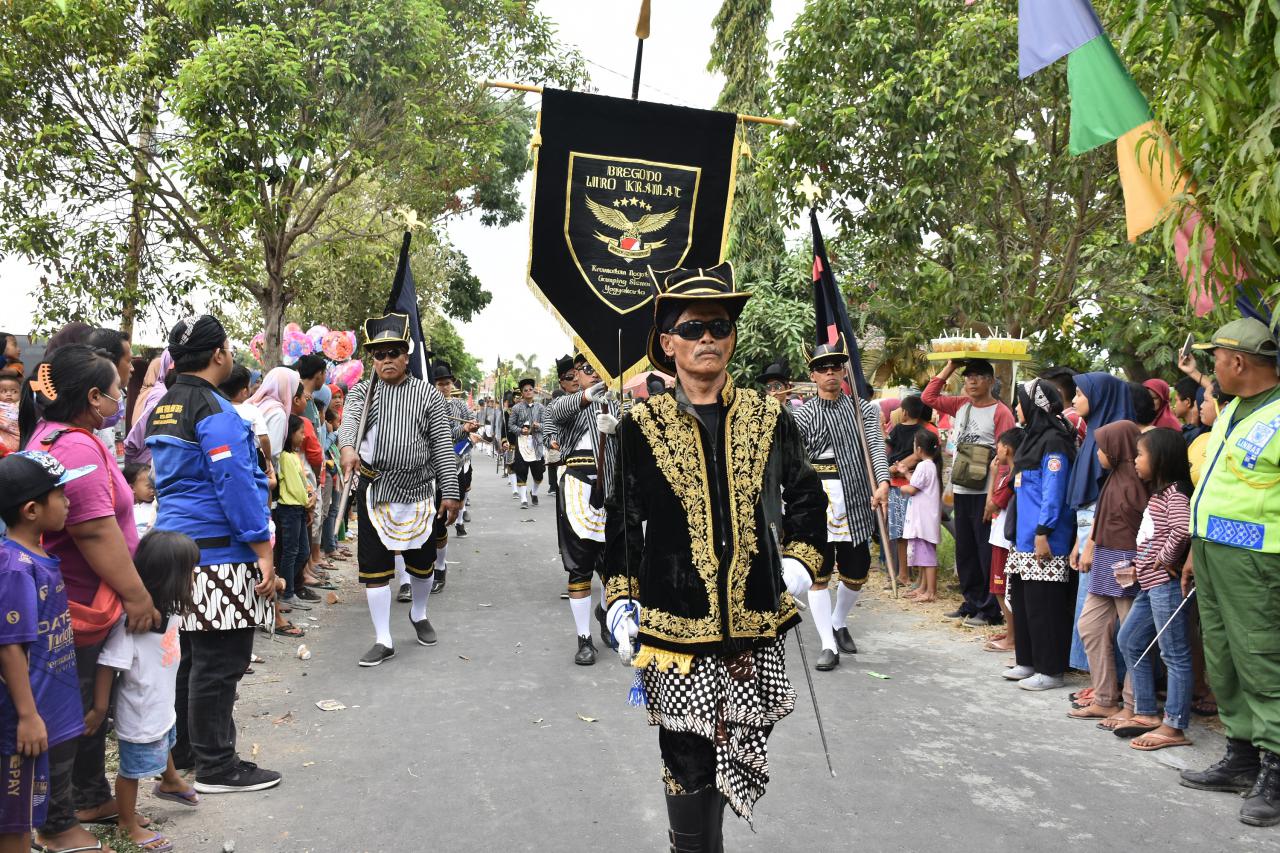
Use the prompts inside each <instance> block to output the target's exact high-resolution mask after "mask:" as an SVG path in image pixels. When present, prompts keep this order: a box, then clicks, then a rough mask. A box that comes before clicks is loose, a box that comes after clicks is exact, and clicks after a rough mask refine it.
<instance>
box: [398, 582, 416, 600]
mask: <svg viewBox="0 0 1280 853" xmlns="http://www.w3.org/2000/svg"><path fill="white" fill-rule="evenodd" d="M396 601H399V602H401V603H403V602H406V601H413V587H411V586H409V585H408V584H407V583H402V584H400V591H399V592H398V593H396Z"/></svg>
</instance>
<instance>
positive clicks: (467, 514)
mask: <svg viewBox="0 0 1280 853" xmlns="http://www.w3.org/2000/svg"><path fill="white" fill-rule="evenodd" d="M462 520H463V521H465V522H466V523H467V524H470V523H471V510H470V509H464V510H463V511H462ZM462 535H463V536H465V535H466V534H465V533H464V534H462Z"/></svg>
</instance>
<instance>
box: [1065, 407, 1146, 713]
mask: <svg viewBox="0 0 1280 853" xmlns="http://www.w3.org/2000/svg"><path fill="white" fill-rule="evenodd" d="M1141 435H1142V428H1141V427H1139V426H1138V425H1137V424H1136V423H1134V422H1133V421H1116V422H1115V423H1113V424H1107V425H1106V426H1104V427H1102V428H1101V429H1100V430H1098V432H1097V435H1096V436H1095V439H1094V440H1095V443H1096V444H1097V447H1098V450H1097V452H1098V461H1099V463H1101V464H1102V467H1103V468H1105V469H1106V470H1108V471H1109V472H1110V473H1109V474H1108V475H1107V479H1106V480H1105V481H1104V482H1103V484H1102V491H1101V492H1100V493H1099V495H1098V505H1097V512H1096V513H1095V515H1094V522H1093V530H1092V532H1091V533H1090V535H1089V538H1088V539H1087V540H1086V541H1085V544H1084V548H1083V549H1082V550H1081V551H1079V552H1073V553H1072V555H1071V567H1072V568H1074V569H1077V570H1079V572H1080V573H1081V574H1088V576H1089V582H1088V584H1087V587H1088V592H1087V593H1086V595H1085V602H1084V608H1083V609H1082V610H1081V611H1080V618H1079V619H1078V620H1077V622H1076V630H1077V632H1078V633H1079V635H1080V641H1081V643H1082V644H1083V645H1084V651H1085V655H1086V656H1087V657H1088V659H1089V673H1090V674H1091V675H1092V676H1093V699H1092V701H1091V702H1089V703H1079V704H1081V705H1083V706H1084V707H1081V708H1076V709H1075V710H1073V711H1069V712H1068V713H1069V714H1070V715H1071V716H1072V717H1075V718H1076V719H1080V720H1088V719H1094V718H1103V719H1105V718H1108V717H1112V716H1113V715H1115V714H1117V713H1118V712H1119V711H1120V710H1121V708H1120V703H1119V701H1117V700H1118V699H1119V698H1120V697H1119V696H1117V694H1116V687H1117V685H1118V684H1119V679H1120V676H1119V674H1118V672H1117V667H1116V633H1117V632H1118V631H1119V630H1120V624H1121V623H1123V622H1124V620H1125V617H1127V616H1128V615H1129V608H1130V607H1132V606H1133V597H1134V596H1135V595H1137V592H1138V590H1137V587H1131V588H1129V589H1125V588H1123V587H1121V586H1120V584H1119V582H1118V581H1116V576H1115V571H1114V569H1115V567H1116V566H1118V565H1120V566H1123V565H1128V564H1130V563H1132V562H1133V560H1134V558H1135V557H1136V556H1137V555H1138V528H1139V527H1140V526H1141V524H1142V511H1143V510H1144V509H1146V507H1147V501H1148V500H1149V499H1150V497H1151V496H1150V494H1149V492H1148V490H1147V487H1146V486H1145V485H1143V483H1142V478H1140V477H1139V476H1138V469H1137V468H1135V467H1134V465H1133V461H1134V460H1135V459H1136V458H1137V457H1138V438H1139V437H1141ZM1081 585H1082V586H1085V584H1081ZM1124 685H1125V686H1124V697H1123V698H1124V708H1125V709H1127V710H1128V711H1129V713H1130V714H1131V713H1132V711H1133V690H1132V687H1131V685H1130V683H1129V680H1128V679H1125V681H1124Z"/></svg>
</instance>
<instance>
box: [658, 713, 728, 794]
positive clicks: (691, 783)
mask: <svg viewBox="0 0 1280 853" xmlns="http://www.w3.org/2000/svg"><path fill="white" fill-rule="evenodd" d="M658 749H660V750H661V751H662V763H663V764H665V765H666V767H667V772H668V773H670V774H671V778H672V779H673V780H674V781H675V783H676V784H677V785H679V786H680V788H681V790H682V791H683V792H684V793H686V794H692V793H693V792H694V791H698V790H701V789H702V788H705V787H707V786H708V785H714V784H715V783H716V747H715V744H713V743H712V742H711V741H710V740H708V739H707V738H704V737H703V736H702V735H695V734H691V733H690V732H673V731H668V730H667V729H664V728H662V727H661V726H659V727H658Z"/></svg>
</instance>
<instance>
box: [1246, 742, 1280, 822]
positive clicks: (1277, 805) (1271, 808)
mask: <svg viewBox="0 0 1280 853" xmlns="http://www.w3.org/2000/svg"><path fill="white" fill-rule="evenodd" d="M1258 753H1259V755H1260V757H1261V759H1262V762H1261V764H1262V769H1261V770H1259V771H1258V778H1257V779H1255V780H1254V782H1253V787H1252V788H1250V789H1249V793H1247V794H1245V795H1244V805H1243V806H1241V807H1240V822H1241V823H1247V824H1249V826H1275V825H1276V824H1277V823H1280V755H1276V754H1275V753H1274V752H1269V751H1268V750H1265V749H1260V750H1258Z"/></svg>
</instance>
